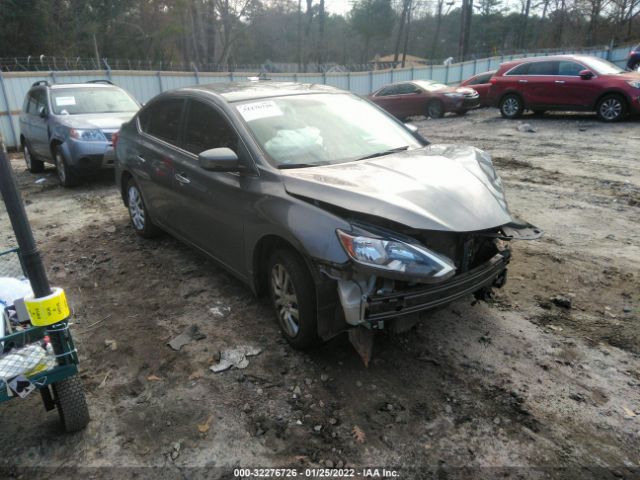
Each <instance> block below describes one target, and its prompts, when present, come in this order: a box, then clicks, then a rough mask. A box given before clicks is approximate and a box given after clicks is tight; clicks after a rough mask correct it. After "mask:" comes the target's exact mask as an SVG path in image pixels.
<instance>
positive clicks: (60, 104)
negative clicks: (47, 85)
mask: <svg viewBox="0 0 640 480" xmlns="http://www.w3.org/2000/svg"><path fill="white" fill-rule="evenodd" d="M51 106H52V107H53V113H55V114H56V115H81V114H84V113H119V112H136V111H137V110H138V104H136V102H135V101H134V100H133V99H132V98H131V97H130V96H129V95H127V94H126V93H125V92H123V91H122V90H120V89H118V88H90V87H83V88H61V89H58V90H51Z"/></svg>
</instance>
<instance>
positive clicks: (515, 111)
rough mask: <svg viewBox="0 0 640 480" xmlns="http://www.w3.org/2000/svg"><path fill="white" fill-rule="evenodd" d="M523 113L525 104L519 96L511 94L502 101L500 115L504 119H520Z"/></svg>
mask: <svg viewBox="0 0 640 480" xmlns="http://www.w3.org/2000/svg"><path fill="white" fill-rule="evenodd" d="M523 111H524V104H523V102H522V99H521V98H520V97H519V96H518V95H515V94H513V93H510V94H508V95H505V96H504V97H502V100H500V114H501V115H502V116H503V117H504V118H518V117H519V116H520V115H522V112H523Z"/></svg>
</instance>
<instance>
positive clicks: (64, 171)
mask: <svg viewBox="0 0 640 480" xmlns="http://www.w3.org/2000/svg"><path fill="white" fill-rule="evenodd" d="M55 161H56V172H57V174H58V181H59V182H60V185H61V186H62V187H64V188H69V187H73V186H75V185H77V184H78V177H77V176H76V174H75V173H74V172H73V170H72V169H71V168H70V167H69V162H67V159H66V158H65V157H64V153H63V152H62V148H61V147H60V146H59V145H58V146H57V147H56V149H55Z"/></svg>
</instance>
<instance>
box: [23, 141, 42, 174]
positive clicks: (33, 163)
mask: <svg viewBox="0 0 640 480" xmlns="http://www.w3.org/2000/svg"><path fill="white" fill-rule="evenodd" d="M23 150H24V163H26V164H27V170H29V171H30V172H31V173H40V172H43V171H44V162H42V161H40V160H36V159H35V158H33V155H31V150H29V146H28V145H27V144H26V143H25V144H24V145H23Z"/></svg>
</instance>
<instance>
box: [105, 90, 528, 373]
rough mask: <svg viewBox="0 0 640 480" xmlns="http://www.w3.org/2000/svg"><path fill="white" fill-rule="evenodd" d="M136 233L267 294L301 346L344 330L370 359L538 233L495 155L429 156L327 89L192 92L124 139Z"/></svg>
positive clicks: (126, 128)
mask: <svg viewBox="0 0 640 480" xmlns="http://www.w3.org/2000/svg"><path fill="white" fill-rule="evenodd" d="M116 155H117V161H116V180H117V182H118V185H119V188H120V191H121V193H122V198H123V200H124V203H125V205H126V206H127V208H128V209H129V213H130V216H131V222H132V224H133V228H134V229H135V231H136V232H137V233H138V234H139V235H141V236H143V237H150V236H153V235H154V234H156V233H158V231H159V230H160V229H162V230H165V231H167V232H169V233H170V234H171V235H173V236H175V237H177V238H179V239H180V240H182V241H184V242H185V243H187V244H189V245H191V246H193V247H194V248H196V249H198V250H200V251H201V252H203V253H205V254H206V255H208V256H210V257H211V258H213V259H214V260H216V261H217V262H218V263H220V264H221V265H222V266H224V267H225V268H227V269H228V270H229V271H230V272H232V273H233V274H235V275H236V276H237V277H238V278H239V279H240V280H242V281H243V282H246V283H247V284H248V285H249V286H250V287H251V288H252V289H253V291H254V292H255V293H261V292H269V294H270V296H271V299H272V302H273V306H274V309H275V312H276V314H277V318H278V320H279V323H280V327H281V329H282V332H283V334H284V336H285V338H286V339H287V341H288V342H289V343H290V344H291V345H293V346H294V347H296V348H304V347H309V346H310V345H312V344H313V343H315V342H316V341H317V339H323V340H326V339H329V338H331V337H332V336H334V335H336V334H338V333H340V332H342V331H345V330H348V331H349V332H350V338H351V339H352V342H353V343H354V345H356V348H358V349H359V351H360V353H361V354H362V355H363V358H365V361H366V359H367V358H368V352H369V351H370V350H369V349H370V346H371V342H370V341H367V340H366V339H370V340H372V338H373V337H372V335H373V333H372V332H374V331H375V330H376V329H382V328H385V326H387V325H389V323H390V322H391V323H393V322H394V321H395V319H396V318H397V317H399V316H402V315H406V314H413V313H416V312H419V311H422V310H429V309H434V308H438V307H441V306H444V305H446V304H448V303H450V302H452V301H455V300H457V299H460V298H462V297H464V296H467V295H469V294H471V293H474V292H475V293H476V294H478V295H479V296H484V295H485V293H486V292H488V291H489V290H490V289H491V287H492V286H496V287H500V286H502V285H503V284H504V282H505V278H506V267H507V264H508V263H509V260H510V257H511V256H510V253H509V252H510V251H509V248H508V240H510V239H513V238H535V237H537V236H539V235H540V231H539V230H537V229H536V228H535V227H532V226H531V225H528V224H522V223H521V222H517V221H516V220H515V219H514V217H513V216H512V215H511V213H510V212H509V210H508V208H507V203H506V200H505V196H504V192H503V190H502V183H501V181H500V177H499V176H498V175H497V173H496V172H495V170H494V169H493V165H492V162H491V158H490V157H489V155H488V154H486V153H485V152H483V151H481V150H478V149H476V148H474V147H467V146H453V145H430V144H429V142H427V141H426V140H425V139H424V138H423V137H421V136H420V135H419V134H416V133H414V132H413V131H412V130H410V129H409V128H408V127H407V126H405V125H403V124H402V123H400V122H398V121H397V120H395V119H394V118H392V117H391V116H389V115H387V114H386V113H385V112H383V111H382V110H380V109H378V108H375V107H374V106H372V105H371V104H370V103H369V102H367V101H366V100H364V99H362V98H359V97H357V96H355V95H352V94H350V93H347V92H344V91H341V90H337V89H335V88H331V87H325V86H316V85H302V84H295V83H276V82H252V83H240V84H217V85H211V86H198V87H191V88H181V89H178V90H173V91H170V92H166V93H164V94H162V95H159V96H158V97H156V98H155V99H153V100H151V101H150V102H149V103H148V104H147V105H146V106H145V107H143V108H142V109H141V110H140V112H139V113H138V114H137V115H136V116H135V117H134V118H133V119H132V120H131V121H130V122H128V123H126V124H124V125H123V126H122V130H121V131H120V134H119V135H118V136H116Z"/></svg>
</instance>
